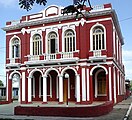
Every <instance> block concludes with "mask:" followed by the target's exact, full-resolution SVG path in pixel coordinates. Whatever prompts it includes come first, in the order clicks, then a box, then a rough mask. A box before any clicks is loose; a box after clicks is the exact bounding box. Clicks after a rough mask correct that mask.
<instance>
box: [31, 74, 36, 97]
mask: <svg viewBox="0 0 132 120" xmlns="http://www.w3.org/2000/svg"><path fill="white" fill-rule="evenodd" d="M32 83H33V88H32V89H33V93H32V95H33V98H35V77H34V76H33V80H32Z"/></svg>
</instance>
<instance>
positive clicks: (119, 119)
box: [94, 96, 132, 120]
mask: <svg viewBox="0 0 132 120" xmlns="http://www.w3.org/2000/svg"><path fill="white" fill-rule="evenodd" d="M131 103H132V96H131V97H129V98H127V99H126V100H123V101H122V102H120V103H118V104H116V105H115V106H114V107H113V110H112V111H111V112H110V113H109V114H107V115H104V116H100V117H98V118H95V119H94V120H124V117H125V115H126V113H127V111H128V109H129V106H130V105H131ZM129 116H130V117H129V119H128V120H132V110H131V112H130V115H129Z"/></svg>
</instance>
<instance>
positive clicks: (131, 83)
mask: <svg viewBox="0 0 132 120" xmlns="http://www.w3.org/2000/svg"><path fill="white" fill-rule="evenodd" d="M130 90H131V91H132V80H131V81H130Z"/></svg>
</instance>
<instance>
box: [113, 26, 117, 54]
mask: <svg viewBox="0 0 132 120" xmlns="http://www.w3.org/2000/svg"><path fill="white" fill-rule="evenodd" d="M115 35H116V32H115V27H113V51H114V55H115V54H116V53H115V42H116V41H115V40H116V39H115V37H116V36H115Z"/></svg>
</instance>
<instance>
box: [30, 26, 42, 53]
mask: <svg viewBox="0 0 132 120" xmlns="http://www.w3.org/2000/svg"><path fill="white" fill-rule="evenodd" d="M36 34H39V35H40V36H41V43H42V45H41V47H42V54H43V35H42V30H40V29H38V28H37V29H35V30H33V31H31V33H30V55H33V36H34V35H36Z"/></svg>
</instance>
